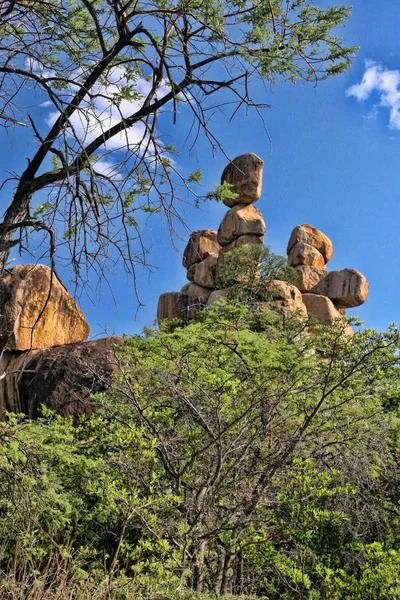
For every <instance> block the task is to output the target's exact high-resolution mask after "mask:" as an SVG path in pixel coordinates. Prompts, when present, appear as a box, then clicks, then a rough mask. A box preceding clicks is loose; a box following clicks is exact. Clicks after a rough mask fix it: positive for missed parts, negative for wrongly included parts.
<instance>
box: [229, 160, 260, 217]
mask: <svg viewBox="0 0 400 600" xmlns="http://www.w3.org/2000/svg"><path fill="white" fill-rule="evenodd" d="M263 168H264V161H263V160H262V159H261V158H259V157H258V156H257V155H256V154H253V152H249V153H247V154H242V155H241V156H237V157H236V158H234V159H233V160H232V161H231V162H230V163H229V164H228V165H227V166H226V167H225V169H224V170H223V172H222V176H221V183H224V182H226V183H229V184H231V186H232V187H231V191H232V192H233V193H234V194H237V197H236V198H229V199H225V200H224V204H226V206H229V207H232V206H235V205H236V204H251V203H252V202H256V201H257V200H258V199H259V198H260V196H261V187H262V173H263Z"/></svg>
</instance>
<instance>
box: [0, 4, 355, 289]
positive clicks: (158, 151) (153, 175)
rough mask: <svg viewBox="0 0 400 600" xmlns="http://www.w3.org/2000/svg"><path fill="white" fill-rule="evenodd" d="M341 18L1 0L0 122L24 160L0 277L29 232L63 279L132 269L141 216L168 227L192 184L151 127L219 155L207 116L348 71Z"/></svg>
mask: <svg viewBox="0 0 400 600" xmlns="http://www.w3.org/2000/svg"><path fill="white" fill-rule="evenodd" d="M348 16H349V8H348V7H345V6H332V7H328V8H325V9H320V8H318V7H317V6H316V5H315V3H314V2H313V1H312V0H295V1H292V2H286V1H284V0H260V1H248V0H227V1H224V2H218V1H217V0H201V1H199V0H150V1H145V0H143V1H142V0H135V1H134V0H124V1H120V0H55V1H51V2H46V1H43V0H40V1H39V0H6V1H4V2H2V3H1V13H0V76H1V93H0V123H1V124H2V126H3V127H6V128H8V129H9V131H10V133H11V134H12V135H18V132H19V131H20V130H21V129H24V135H25V134H26V135H28V136H30V140H31V142H32V143H31V146H30V147H31V148H32V153H31V154H30V155H27V156H26V159H27V161H28V162H27V166H26V168H25V169H24V170H23V171H22V172H20V173H15V174H13V175H12V177H11V182H12V183H13V186H14V192H13V197H12V201H11V202H10V204H9V206H8V208H7V209H6V211H5V214H4V218H3V221H2V223H1V224H0V271H1V270H3V269H4V268H5V265H6V264H7V260H8V256H9V251H10V248H11V247H12V246H13V245H15V244H18V243H19V244H20V248H21V249H24V248H25V247H26V245H27V244H26V242H25V240H27V241H28V242H29V236H30V232H32V231H35V230H36V231H40V232H42V233H44V234H45V236H46V239H47V240H50V241H49V242H47V243H48V251H49V253H50V259H51V261H52V263H53V265H54V256H55V255H54V252H55V250H56V248H57V249H58V250H59V255H60V258H61V257H63V258H66V256H68V257H69V261H70V263H71V265H72V267H73V270H74V272H75V275H76V277H77V279H79V278H81V277H83V275H84V270H85V268H86V269H89V270H90V269H95V270H97V271H98V273H99V275H100V276H101V275H102V274H103V273H104V271H105V269H106V265H107V260H108V259H110V258H111V257H112V260H117V259H118V258H119V259H120V260H121V263H122V265H123V266H124V268H125V270H126V271H127V272H128V273H131V274H132V273H134V271H135V267H136V265H137V264H138V263H143V262H144V261H145V256H146V248H145V247H144V246H143V244H142V243H141V226H142V223H141V218H142V217H141V215H142V214H143V213H144V214H145V215H146V214H147V215H149V216H151V214H152V213H154V212H156V213H161V214H162V215H163V216H164V217H165V218H166V221H167V223H168V226H169V227H170V228H172V227H173V222H174V218H178V219H179V218H180V216H179V208H178V206H177V204H176V198H177V197H178V196H179V190H185V193H186V190H188V191H189V194H190V193H192V192H193V193H194V186H195V184H196V181H198V180H199V177H200V173H199V172H198V171H197V170H195V171H194V172H193V173H192V174H191V175H186V176H185V175H184V174H183V173H180V172H179V169H178V167H177V165H176V163H175V162H174V159H173V153H174V149H173V147H172V146H171V145H170V144H167V143H166V142H165V140H164V139H163V138H162V136H161V135H160V133H159V123H160V122H162V120H163V119H164V120H168V122H170V123H172V124H176V125H177V126H179V125H182V123H184V124H185V125H184V126H185V127H187V130H188V131H187V138H188V144H192V145H195V144H196V141H197V140H198V138H199V136H205V137H206V138H207V139H208V140H209V142H210V143H211V144H212V146H213V147H215V148H220V147H222V146H223V140H221V139H217V138H216V137H215V136H214V134H213V131H212V129H211V125H210V122H211V117H212V115H213V114H214V113H215V112H217V111H221V110H222V111H225V112H226V113H227V114H229V115H230V116H231V117H232V118H234V117H235V116H236V115H240V114H244V112H243V111H245V110H246V109H249V108H250V109H254V110H255V111H258V112H259V113H260V114H261V110H262V109H263V108H264V107H266V106H267V102H266V100H267V87H266V86H268V85H270V84H273V83H274V82H275V81H277V80H278V79H283V80H288V81H290V82H296V81H297V80H305V81H309V82H311V83H315V82H317V81H319V80H321V79H324V78H326V77H329V76H330V75H335V74H337V73H340V72H341V71H343V70H345V69H346V68H347V67H348V65H349V61H350V58H351V56H352V54H353V53H354V50H355V48H354V47H346V45H345V44H344V43H343V41H342V40H341V39H340V38H339V37H338V36H337V33H336V32H337V28H338V26H341V25H344V24H345V22H346V20H347V18H348ZM260 84H264V86H265V87H263V86H262V85H260ZM27 95H29V103H28V102H27ZM35 102H36V103H42V104H46V106H48V108H49V111H50V114H49V117H48V120H47V125H46V124H45V123H43V121H42V120H40V119H37V118H35V116H34V114H33V113H34V111H30V109H27V108H26V106H27V105H28V104H29V105H30V106H32V103H33V104H34V103H35ZM182 112H183V113H184V118H183V115H182V114H181V113H182ZM189 115H191V117H192V124H191V125H188V121H187V117H188V116H189ZM25 130H26V131H25ZM135 240H136V241H137V246H136V247H138V248H139V249H138V250H135V249H134V246H133V244H132V242H133V241H135ZM64 249H66V250H67V252H64Z"/></svg>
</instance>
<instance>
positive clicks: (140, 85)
mask: <svg viewBox="0 0 400 600" xmlns="http://www.w3.org/2000/svg"><path fill="white" fill-rule="evenodd" d="M128 84H129V82H128V81H127V79H126V77H125V71H124V70H123V69H121V68H120V67H114V69H113V70H112V72H111V73H110V74H109V77H108V82H107V85H100V84H99V85H97V86H95V87H94V88H92V90H91V95H90V97H89V96H86V97H85V98H84V100H83V101H82V103H81V105H80V109H79V110H77V111H75V113H74V114H73V116H72V118H71V121H70V122H71V128H70V130H69V132H68V135H69V137H70V138H75V139H76V140H77V141H78V142H79V144H80V145H81V146H83V145H87V144H89V143H90V142H92V141H93V140H95V139H96V138H98V137H99V136H101V135H102V134H103V133H104V132H106V131H107V130H108V129H110V128H111V127H113V126H114V125H116V124H117V123H119V122H120V121H121V119H122V118H126V117H128V116H130V115H132V114H134V113H135V112H136V111H138V110H139V109H140V108H141V106H142V104H143V99H144V98H146V96H147V95H148V93H149V91H150V89H151V84H150V83H149V82H147V81H146V80H144V79H138V80H137V82H136V83H135V87H134V91H135V93H136V94H138V95H139V97H138V99H135V100H126V99H121V100H120V101H119V103H118V105H116V103H115V102H113V101H112V100H113V99H115V98H116V97H118V96H119V94H120V91H121V88H122V87H123V86H127V85H128ZM75 90H76V85H75V84H74V85H73V88H72V89H71V92H72V91H73V92H75ZM168 91H169V88H168V87H167V86H166V85H164V84H163V85H161V86H160V87H159V90H158V97H162V96H163V95H164V94H166V93H168ZM58 116H59V113H58V112H50V113H49V114H48V116H47V119H46V122H47V124H48V125H49V126H51V125H53V124H54V122H55V121H56V119H57V117H58ZM145 139H146V130H145V126H144V125H143V124H142V123H137V124H135V125H133V126H132V127H130V128H129V129H127V130H125V131H122V132H121V133H120V134H118V135H116V136H114V137H113V138H111V139H110V140H108V141H107V142H106V143H105V144H104V147H105V148H106V149H107V150H118V149H122V148H126V147H127V146H137V145H138V144H141V143H143V141H144V140H145Z"/></svg>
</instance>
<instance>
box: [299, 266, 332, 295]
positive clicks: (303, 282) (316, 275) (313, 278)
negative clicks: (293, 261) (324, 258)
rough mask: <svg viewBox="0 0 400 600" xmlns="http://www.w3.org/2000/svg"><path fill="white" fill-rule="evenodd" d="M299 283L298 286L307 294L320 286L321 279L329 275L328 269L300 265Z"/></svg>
mask: <svg viewBox="0 0 400 600" xmlns="http://www.w3.org/2000/svg"><path fill="white" fill-rule="evenodd" d="M296 273H297V282H296V286H297V287H298V288H299V290H300V291H301V292H302V293H303V294H306V293H307V292H310V291H312V290H313V288H314V287H315V286H316V285H318V284H319V282H320V281H321V279H323V278H324V277H326V276H327V275H328V271H326V269H320V268H318V267H312V266H311V265H299V266H297V267H296Z"/></svg>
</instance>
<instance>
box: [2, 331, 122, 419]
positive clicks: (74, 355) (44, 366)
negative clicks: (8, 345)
mask: <svg viewBox="0 0 400 600" xmlns="http://www.w3.org/2000/svg"><path fill="white" fill-rule="evenodd" d="M122 344H123V340H122V338H119V337H110V338H104V339H100V340H95V341H92V342H83V343H80V344H68V345H66V346H59V347H57V348H48V349H46V350H29V351H26V352H20V351H17V350H14V351H9V350H5V351H4V353H3V356H2V358H1V360H0V375H1V379H0V419H1V420H2V419H4V414H5V411H9V412H14V413H24V414H26V415H27V416H28V417H29V418H32V419H34V418H36V417H38V416H39V414H40V407H41V405H42V404H43V405H44V406H46V407H47V408H50V409H52V410H54V411H55V412H56V413H58V414H61V415H64V416H70V415H80V414H90V413H92V412H93V411H94V410H95V409H96V407H98V402H97V401H96V399H95V398H94V394H95V393H96V392H103V391H105V390H106V389H107V388H109V387H110V386H111V384H112V378H113V373H115V372H116V371H117V370H118V359H117V355H116V347H118V346H120V345H122Z"/></svg>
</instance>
